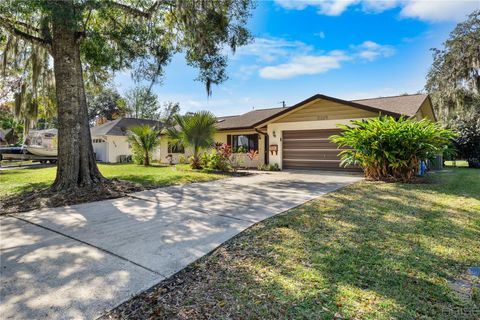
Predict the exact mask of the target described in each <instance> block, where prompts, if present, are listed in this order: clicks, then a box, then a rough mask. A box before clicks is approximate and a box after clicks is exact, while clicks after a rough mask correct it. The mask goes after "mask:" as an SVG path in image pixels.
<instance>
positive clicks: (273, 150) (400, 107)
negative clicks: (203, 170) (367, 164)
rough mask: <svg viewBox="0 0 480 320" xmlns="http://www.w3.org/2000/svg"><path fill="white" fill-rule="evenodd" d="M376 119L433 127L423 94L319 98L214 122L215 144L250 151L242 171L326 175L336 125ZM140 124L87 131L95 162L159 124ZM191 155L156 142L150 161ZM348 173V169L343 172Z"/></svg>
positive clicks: (333, 157) (114, 158)
mask: <svg viewBox="0 0 480 320" xmlns="http://www.w3.org/2000/svg"><path fill="white" fill-rule="evenodd" d="M379 115H391V116H394V117H400V116H405V117H414V118H417V119H422V118H428V119H430V120H432V121H436V118H435V114H434V111H433V108H432V104H431V101H430V98H429V97H428V95H426V94H413V95H400V96H393V97H381V98H373V99H363V100H353V101H347V100H342V99H337V98H334V97H329V96H325V95H321V94H317V95H314V96H312V97H310V98H308V99H306V100H304V101H301V102H299V103H297V104H295V105H293V106H290V107H284V108H270V109H257V110H252V111H250V112H247V113H245V114H241V115H236V116H226V117H219V118H218V122H217V129H218V132H217V133H216V134H215V137H214V139H215V142H217V143H222V144H223V143H226V144H229V145H231V146H232V147H233V149H238V148H239V147H242V148H243V149H244V150H250V149H254V150H257V151H258V156H257V157H256V158H255V159H253V160H250V159H249V158H248V157H247V156H246V154H245V153H239V154H238V155H237V157H238V158H239V160H240V163H241V164H242V166H245V167H257V166H258V165H260V164H268V163H269V164H277V165H278V166H279V167H280V168H281V169H328V170H332V169H335V170H337V169H338V170H345V169H344V168H340V167H339V163H340V160H339V158H338V153H339V151H340V150H339V149H338V148H337V146H336V145H335V144H334V143H332V142H330V140H329V139H328V138H329V136H331V135H333V134H336V133H338V132H339V129H338V128H337V124H349V123H350V121H351V120H358V119H368V118H373V117H378V116H379ZM149 121H151V120H139V119H128V118H124V119H119V120H115V121H111V122H108V123H106V124H103V125H101V126H98V127H95V128H92V140H93V146H94V149H95V153H96V155H97V159H98V160H101V161H104V162H118V160H119V156H120V155H129V154H131V150H130V147H129V145H128V142H127V139H126V133H125V131H126V129H127V128H128V127H129V126H132V125H137V124H140V122H141V124H151V125H156V126H160V124H159V123H158V122H155V121H152V122H151V123H150V122H149ZM190 155H191V151H190V150H188V148H187V149H186V150H184V149H183V148H181V147H180V148H179V147H177V146H175V145H173V144H171V143H169V141H168V138H166V136H162V137H161V138H160V147H159V148H158V150H155V152H154V154H153V159H154V160H159V161H160V162H163V163H169V162H170V161H171V162H173V163H178V162H179V161H181V159H182V158H183V159H188V157H189V156H190ZM347 170H348V168H347Z"/></svg>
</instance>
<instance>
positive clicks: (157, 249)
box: [0, 171, 361, 319]
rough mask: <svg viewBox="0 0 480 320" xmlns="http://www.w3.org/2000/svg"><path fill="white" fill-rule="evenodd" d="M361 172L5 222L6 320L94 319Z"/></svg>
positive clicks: (168, 193)
mask: <svg viewBox="0 0 480 320" xmlns="http://www.w3.org/2000/svg"><path fill="white" fill-rule="evenodd" d="M360 179H361V177H360V176H359V175H355V174H341V173H331V172H330V173H326V172H323V173H322V172H306V171H302V172H300V171H298V172H293V171H292V172H272V173H260V174H257V175H253V176H248V177H240V178H230V179H225V180H219V181H213V182H207V183H194V184H189V185H184V186H173V187H168V188H161V189H155V190H149V191H144V192H138V193H134V194H131V196H129V197H125V198H121V199H113V200H106V201H100V202H93V203H88V204H81V205H75V206H71V207H64V208H55V209H45V210H38V211H31V212H26V213H21V214H16V215H14V216H8V217H2V218H0V250H1V257H0V260H1V270H0V272H1V285H0V310H1V313H2V319H92V318H96V317H98V316H100V315H101V314H102V313H104V312H105V311H106V310H109V309H111V308H113V307H114V306H116V305H118V304H120V303H121V302H123V301H125V300H127V299H128V298H129V297H131V296H132V295H135V294H137V293H139V292H141V291H143V290H145V289H147V288H149V287H150V286H152V285H154V284H156V283H158V282H159V281H161V280H163V279H165V278H166V277H169V276H171V275H173V274H174V273H176V272H178V271H179V270H181V269H183V268H184V267H185V266H187V265H188V264H189V263H191V262H193V261H195V260H196V259H198V258H199V257H201V256H203V255H205V254H206V253H208V252H210V251H211V250H213V249H214V248H216V247H217V246H219V245H220V244H221V243H223V242H225V241H226V240H228V239H230V238H231V237H233V236H234V235H236V234H238V233H239V232H241V231H242V230H244V229H246V228H248V227H249V226H251V225H252V224H254V223H256V222H259V221H261V220H263V219H266V218H268V217H271V216H273V215H276V214H278V213H281V212H283V211H285V210H287V209H289V208H292V207H295V206H297V205H300V204H302V203H304V202H305V201H308V200H311V199H313V198H316V197H318V196H320V195H322V194H324V193H327V192H330V191H333V190H335V189H338V188H340V187H342V186H345V185H347V184H350V183H353V182H356V181H359V180H360Z"/></svg>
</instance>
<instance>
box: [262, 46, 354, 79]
mask: <svg viewBox="0 0 480 320" xmlns="http://www.w3.org/2000/svg"><path fill="white" fill-rule="evenodd" d="M349 59H350V58H349V57H348V56H347V55H346V54H345V53H343V52H341V51H332V52H330V53H329V54H326V55H306V56H296V57H294V58H293V59H292V60H291V61H290V62H288V63H282V64H279V65H276V66H268V67H264V68H262V69H260V76H261V77H262V78H265V79H288V78H293V77H296V76H300V75H313V74H319V73H325V72H327V71H329V70H332V69H338V68H340V66H341V64H340V63H341V62H342V61H345V60H349Z"/></svg>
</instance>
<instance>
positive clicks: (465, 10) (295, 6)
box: [275, 0, 480, 22]
mask: <svg viewBox="0 0 480 320" xmlns="http://www.w3.org/2000/svg"><path fill="white" fill-rule="evenodd" d="M275 2H276V3H277V4H278V5H279V6H281V7H283V8H285V9H289V10H304V9H306V8H307V7H315V8H317V9H318V13H319V14H323V15H329V16H338V15H341V14H342V13H343V12H344V11H346V10H347V9H348V8H349V7H351V6H358V7H360V9H361V10H362V11H364V12H373V13H379V12H383V11H385V10H389V9H393V8H397V7H399V8H401V12H400V16H401V17H404V18H416V19H420V20H425V21H432V22H436V21H461V20H463V19H465V17H466V15H468V14H469V13H470V12H472V11H473V10H476V9H480V1H478V0H384V1H380V0H301V1H295V0H275Z"/></svg>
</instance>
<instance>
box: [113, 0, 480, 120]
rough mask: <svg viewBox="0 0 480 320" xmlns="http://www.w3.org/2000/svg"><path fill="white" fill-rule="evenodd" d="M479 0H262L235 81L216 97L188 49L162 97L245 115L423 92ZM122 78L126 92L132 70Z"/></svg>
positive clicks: (233, 60) (186, 107)
mask: <svg viewBox="0 0 480 320" xmlns="http://www.w3.org/2000/svg"><path fill="white" fill-rule="evenodd" d="M474 9H480V0H476V1H449V0H443V1H442V0H437V1H433V0H411V1H404V0H391V1H388V0H387V1H378V0H377V1H375V0H326V1H319V0H316V1H315V0H305V1H295V0H277V1H258V2H257V6H256V9H255V10H254V11H253V13H252V17H251V19H250V22H249V29H250V30H251V32H252V34H253V36H254V38H255V41H254V42H253V43H252V44H250V45H248V46H246V47H242V48H240V49H239V50H238V51H237V53H236V54H235V55H234V56H231V57H230V60H229V67H228V75H229V80H227V81H226V82H225V83H223V84H221V85H219V86H215V87H213V95H212V96H211V97H210V98H208V97H207V95H206V92H205V87H204V85H203V84H202V83H200V82H197V81H194V79H195V77H196V74H197V71H196V70H195V69H193V68H190V67H188V66H186V64H185V61H184V59H183V56H182V55H177V56H175V57H174V58H173V60H172V62H171V64H170V65H169V66H168V67H167V68H166V70H165V71H166V72H165V79H164V81H163V84H162V85H156V86H155V87H154V89H153V90H154V91H155V93H156V94H157V95H158V96H159V100H160V101H178V102H180V105H181V108H182V112H187V111H196V110H205V109H206V110H210V111H212V112H214V113H215V114H216V115H232V114H240V113H243V112H247V111H250V110H252V109H253V108H255V109H259V108H268V107H277V106H280V105H281V103H280V102H281V101H285V102H286V104H287V105H293V104H295V103H297V102H299V101H301V100H304V99H306V98H308V97H310V96H312V95H314V94H316V93H321V94H326V95H331V96H334V97H337V98H343V99H357V98H370V97H378V96H388V95H396V94H402V93H405V92H407V93H415V92H417V91H419V90H422V88H423V86H424V84H425V75H426V73H427V72H428V68H429V66H430V64H431V61H432V58H431V52H430V50H429V49H430V48H432V47H437V48H438V47H440V46H441V44H442V42H443V41H445V40H446V38H447V37H448V34H449V33H450V31H451V30H452V29H453V28H454V27H455V25H456V23H458V21H462V20H463V19H464V17H465V16H466V14H468V13H469V12H471V11H473V10H474ZM115 83H116V85H117V87H118V89H119V91H120V92H125V91H126V90H128V89H129V88H131V87H132V86H134V84H133V82H132V81H131V80H130V77H129V75H128V74H127V73H122V74H119V75H118V76H117V77H116V79H115Z"/></svg>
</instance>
